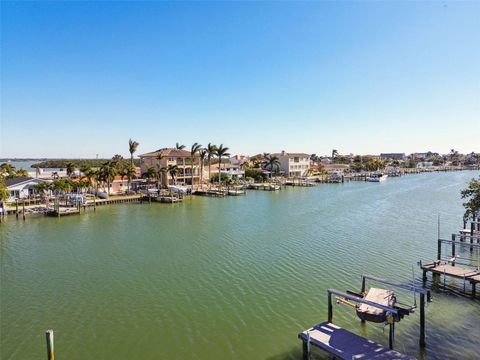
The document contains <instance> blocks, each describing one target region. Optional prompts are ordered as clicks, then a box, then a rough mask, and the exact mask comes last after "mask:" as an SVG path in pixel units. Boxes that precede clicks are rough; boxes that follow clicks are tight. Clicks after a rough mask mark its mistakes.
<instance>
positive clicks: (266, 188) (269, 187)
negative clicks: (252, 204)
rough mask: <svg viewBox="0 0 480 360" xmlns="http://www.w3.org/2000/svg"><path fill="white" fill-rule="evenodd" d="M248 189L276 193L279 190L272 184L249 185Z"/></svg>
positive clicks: (279, 188) (278, 186)
mask: <svg viewBox="0 0 480 360" xmlns="http://www.w3.org/2000/svg"><path fill="white" fill-rule="evenodd" d="M248 188H249V189H251V190H264V191H277V190H281V186H280V185H277V184H273V183H259V184H250V185H248Z"/></svg>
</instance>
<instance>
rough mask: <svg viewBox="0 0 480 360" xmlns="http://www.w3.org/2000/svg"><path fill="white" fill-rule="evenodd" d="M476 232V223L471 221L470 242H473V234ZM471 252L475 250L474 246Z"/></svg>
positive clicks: (471, 247)
mask: <svg viewBox="0 0 480 360" xmlns="http://www.w3.org/2000/svg"><path fill="white" fill-rule="evenodd" d="M474 233H475V223H473V222H472V223H470V244H473V236H474V235H473V234H474ZM470 252H473V246H470Z"/></svg>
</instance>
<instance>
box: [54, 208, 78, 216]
mask: <svg viewBox="0 0 480 360" xmlns="http://www.w3.org/2000/svg"><path fill="white" fill-rule="evenodd" d="M78 214H80V209H79V208H78V207H64V206H60V207H56V208H53V209H50V210H48V211H47V212H46V215H48V216H57V217H60V216H67V215H78Z"/></svg>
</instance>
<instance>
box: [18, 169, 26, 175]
mask: <svg viewBox="0 0 480 360" xmlns="http://www.w3.org/2000/svg"><path fill="white" fill-rule="evenodd" d="M15 176H28V171H27V170H25V169H20V170H17V173H16V174H15Z"/></svg>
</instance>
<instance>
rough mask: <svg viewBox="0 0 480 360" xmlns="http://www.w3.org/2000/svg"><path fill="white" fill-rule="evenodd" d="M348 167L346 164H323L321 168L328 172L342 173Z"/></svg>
mask: <svg viewBox="0 0 480 360" xmlns="http://www.w3.org/2000/svg"><path fill="white" fill-rule="evenodd" d="M349 169H350V166H349V165H347V164H323V165H322V170H323V171H325V172H326V173H328V174H340V175H341V174H344V173H345V172H347V171H348V170H349Z"/></svg>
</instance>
